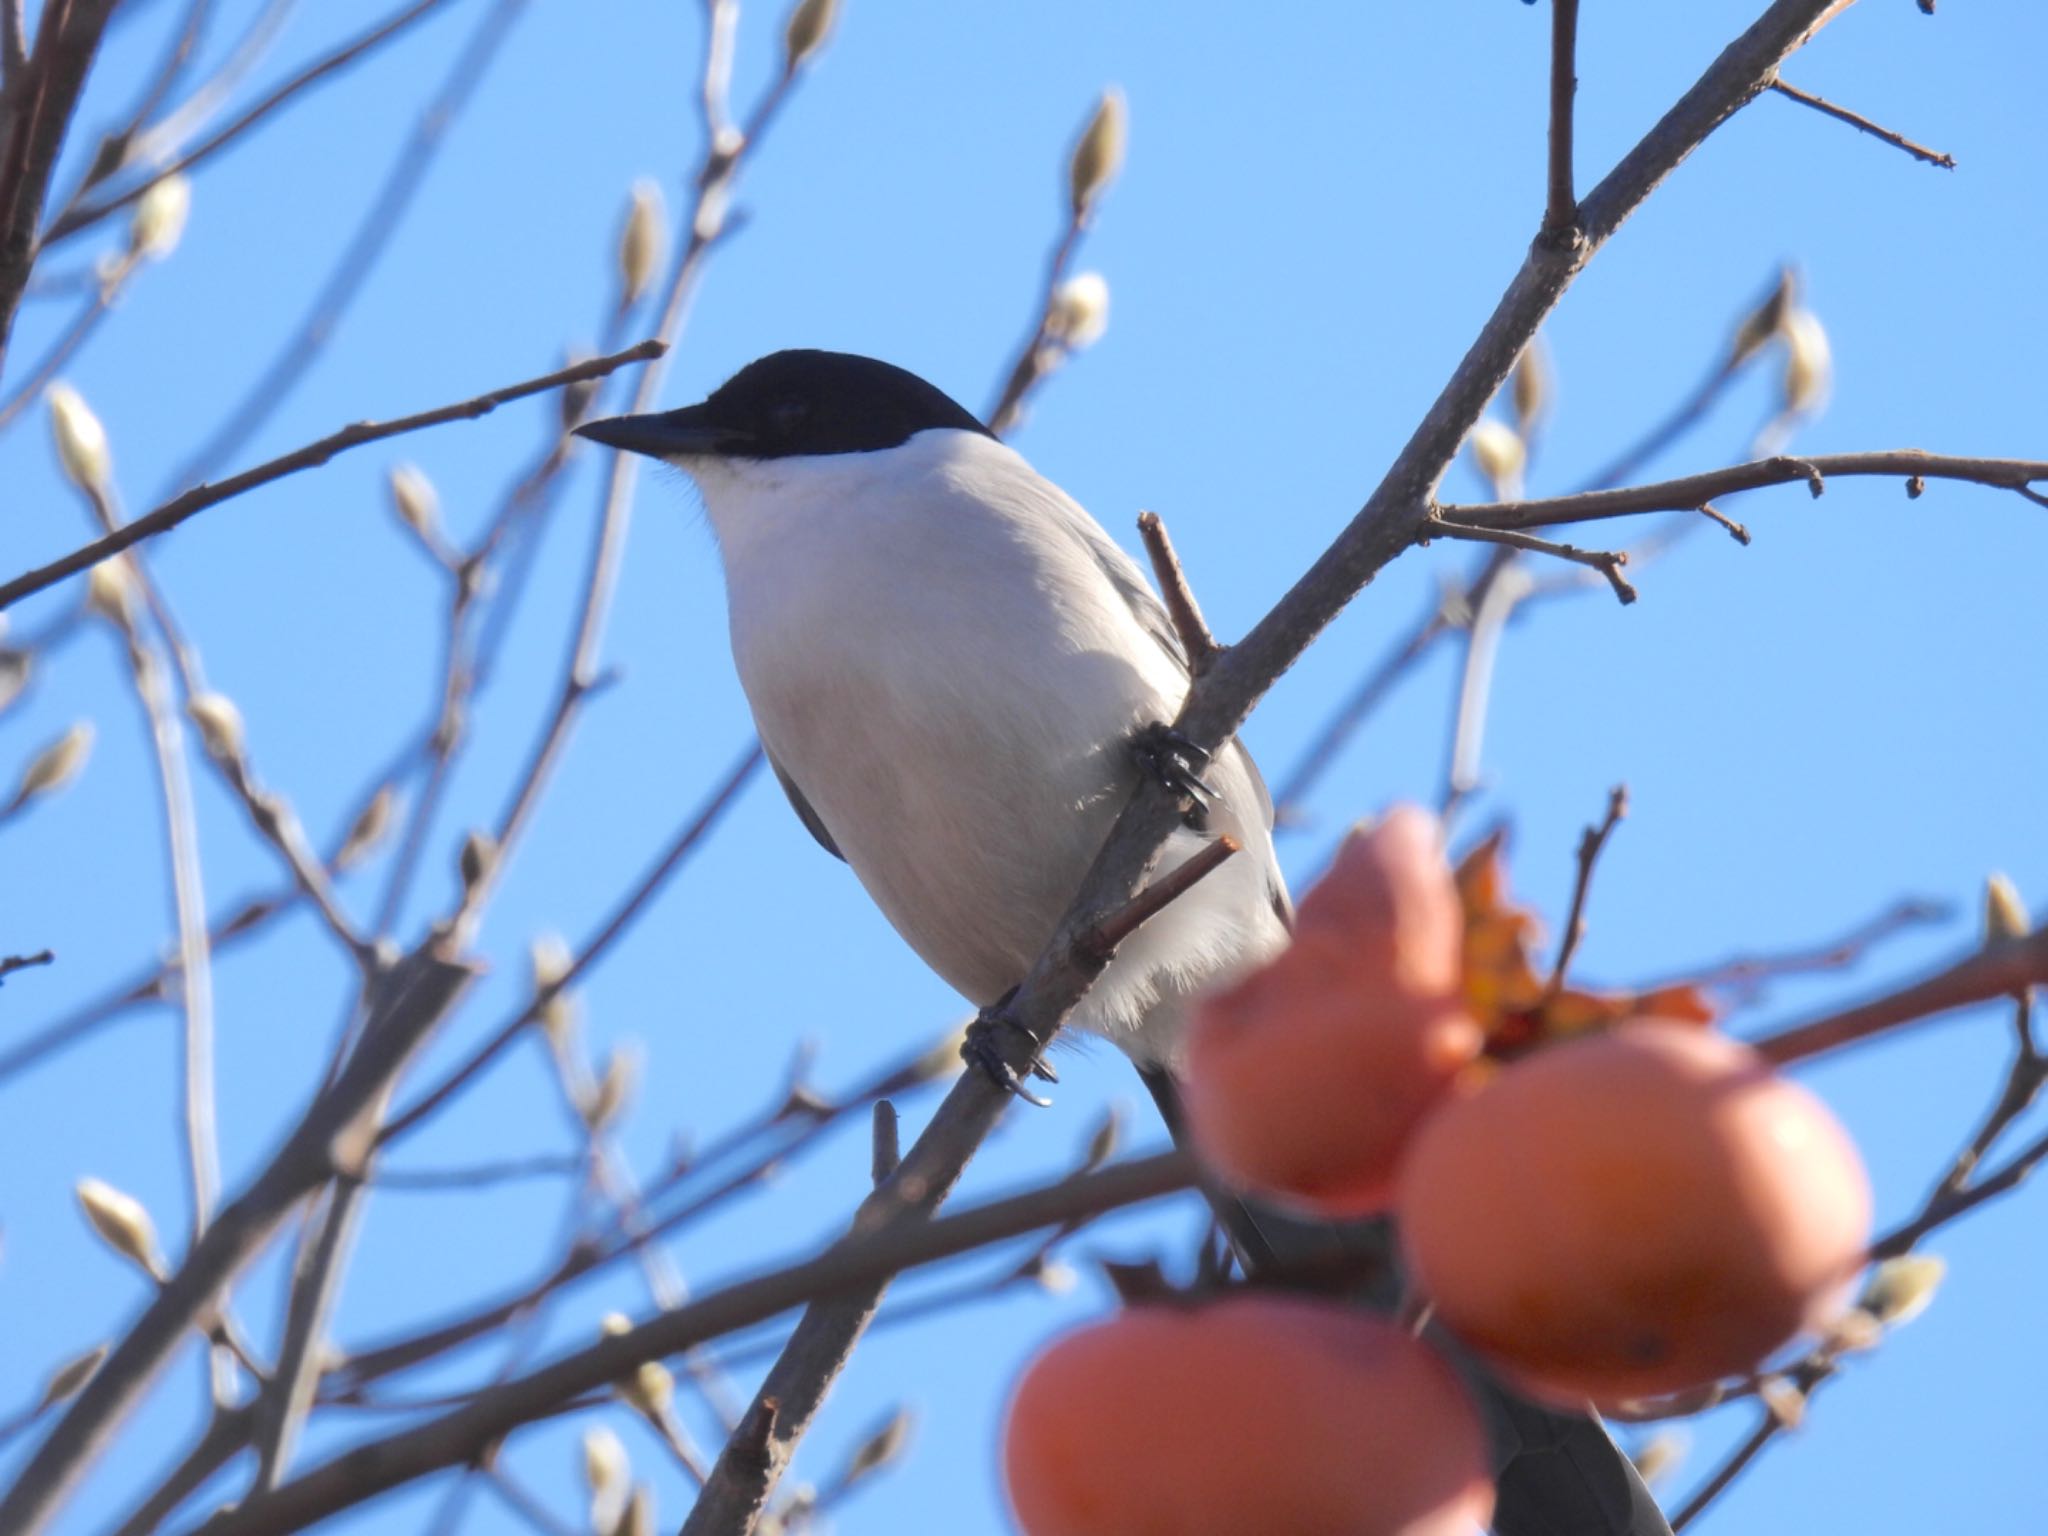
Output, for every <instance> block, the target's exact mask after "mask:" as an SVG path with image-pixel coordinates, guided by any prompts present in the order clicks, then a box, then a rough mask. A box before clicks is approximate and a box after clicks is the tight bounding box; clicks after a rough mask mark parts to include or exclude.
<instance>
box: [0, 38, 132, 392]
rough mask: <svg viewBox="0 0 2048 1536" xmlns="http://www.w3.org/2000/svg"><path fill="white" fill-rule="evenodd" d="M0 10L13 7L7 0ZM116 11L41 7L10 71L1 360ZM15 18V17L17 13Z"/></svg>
mask: <svg viewBox="0 0 2048 1536" xmlns="http://www.w3.org/2000/svg"><path fill="white" fill-rule="evenodd" d="M4 9H6V10H7V11H10V12H12V11H13V6H12V3H11V0H7V3H6V5H5V6H4ZM113 11H114V0H77V3H76V4H71V5H65V6H55V5H51V6H45V7H44V9H43V24H42V26H41V27H40V28H38V29H37V32H36V46H35V52H34V54H33V55H32V56H31V57H30V58H29V59H28V60H27V62H26V63H25V64H24V65H23V66H22V67H21V68H19V69H15V70H10V71H9V73H8V80H7V87H6V98H5V101H4V107H5V111H6V114H7V117H8V119H9V122H8V128H7V135H6V141H5V144H6V150H7V153H6V157H5V164H4V165H0V362H4V361H5V360H6V357H7V341H8V337H9V336H10V335H11V334H12V332H13V330H14V314H15V311H16V310H17V309H18V308H19V307H20V305H21V294H22V290H23V289H24V288H26V287H27V286H28V278H29V273H30V272H31V271H32V270H33V269H34V267H35V263H36V257H37V256H38V255H39V254H40V247H39V246H38V244H37V242H36V226H37V225H38V224H39V223H40V222H41V221H42V217H43V199H44V198H45V197H47V196H48V195H49V189H50V174H51V172H52V171H54V170H55V169H56V165H57V153H58V151H59V150H60V149H62V148H63V145H64V138H65V135H66V133H67V132H68V131H69V129H70V127H71V114H72V113H73V112H74V111H75V110H76V109H77V106H78V97H79V93H80V92H81V91H82V90H83V89H84V88H85V76H86V72H87V71H88V70H90V69H91V68H92V62H93V57H94V55H96V54H97V53H98V52H99V46H100V39H101V37H102V36H103V35H104V34H105V32H106V29H107V20H108V18H109V17H110V16H111V15H112V14H113ZM13 20H14V21H18V20H19V16H18V13H17V14H15V15H14V17H13ZM10 25H12V23H11V22H10ZM10 46H11V45H10Z"/></svg>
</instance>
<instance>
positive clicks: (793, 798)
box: [768, 752, 846, 864]
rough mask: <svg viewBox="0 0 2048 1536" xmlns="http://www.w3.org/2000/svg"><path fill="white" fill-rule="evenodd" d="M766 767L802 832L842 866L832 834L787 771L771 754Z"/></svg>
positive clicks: (843, 860)
mask: <svg viewBox="0 0 2048 1536" xmlns="http://www.w3.org/2000/svg"><path fill="white" fill-rule="evenodd" d="M768 766H769V767H770V768H773V769H774V770H775V781H776V783H778V784H780V785H781V786H782V792H783V793H784V794H785V795H787V796H789V805H790V809H791V810H793V811H795V812H796V815H797V820H799V821H801V822H802V823H803V824H804V830H805V831H807V832H809V833H810V834H811V836H813V837H815V838H816V839H817V840H818V846H819V847H820V848H823V849H824V850H825V851H826V852H827V853H829V854H831V855H832V857H833V858H835V859H837V860H839V862H840V863H842V864H844V863H845V862H846V855H845V854H843V853H841V852H840V851H839V845H838V844H837V843H835V842H833V841H832V834H831V833H830V832H827V831H826V830H825V823H824V822H823V821H822V820H820V819H819V816H818V813H817V812H816V811H815V810H813V809H812V808H811V802H810V801H808V800H806V799H805V798H804V792H803V791H802V790H800V789H798V788H797V787H796V780H795V779H792V778H791V777H790V776H789V772H788V770H787V769H785V768H784V767H783V766H782V764H780V763H778V762H777V761H775V754H774V753H773V752H770V753H768Z"/></svg>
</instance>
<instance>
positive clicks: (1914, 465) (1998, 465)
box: [1436, 448, 2048, 529]
mask: <svg viewBox="0 0 2048 1536" xmlns="http://www.w3.org/2000/svg"><path fill="white" fill-rule="evenodd" d="M1835 475H1887V476H1897V477H1899V478H1900V479H1902V480H1904V479H1909V478H1913V477H1919V478H1922V479H1931V480H1966V481H1970V482H1972V483H1974V484H1977V485H1988V486H1995V487H1997V488H1998V489H2000V490H2007V491H2015V492H2018V493H2019V494H2020V495H2023V496H2026V497H2027V498H2028V499H2029V500H2036V501H2038V500H2041V499H2042V497H2041V494H2040V493H2039V492H2034V491H2031V490H2030V487H2031V485H2032V483H2033V482H2034V481H2036V480H2048V462H2044V461H2042V460H2038V459H1972V458H1956V457H1951V456H1949V455H1945V454H1936V453H1925V452H1922V451H1921V450H1920V449H1918V448H1899V449H1893V450H1890V451H1884V452H1875V453H1827V454H1815V455H1813V456H1811V457H1808V458H1790V457H1784V456H1780V457H1778V458H1771V459H1757V460H1755V461H1753V462H1751V463H1748V464H1734V465H1730V466H1729V467H1728V468H1726V469H1710V470H1707V471H1705V472H1704V473H1702V474H1697V475H1685V476H1683V477H1681V478H1679V479H1676V480H1660V481H1658V482H1656V483H1654V484H1651V485H1637V486H1629V487H1626V488H1625V489H1621V490H1613V491H1585V492H1581V493H1579V494H1578V495H1573V496H1553V497H1549V498H1546V499H1543V500H1532V501H1499V502H1489V503H1484V504H1476V505H1448V504H1447V505H1444V506H1440V507H1438V508H1437V509H1436V510H1437V512H1438V514H1439V515H1441V516H1443V517H1446V518H1452V519H1455V520H1456V521H1458V522H1459V523H1462V524H1464V525H1466V526H1468V527H1475V528H1506V529H1516V528H1549V527H1554V526H1556V525H1557V524H1559V523H1583V522H1591V521H1594V520H1596V519H1599V518H1604V517H1632V516H1634V515H1636V514H1637V513H1641V512H1697V511H1698V510H1699V509H1700V507H1701V506H1703V505H1704V504H1705V503H1707V502H1709V501H1712V500H1713V499H1715V498H1716V497H1720V496H1729V495H1733V494H1734V493H1735V492H1737V491H1755V490H1761V489H1763V488H1764V487H1766V486H1772V485H1790V484H1793V483H1794V482H1799V481H1803V482H1804V483H1805V484H1806V486H1807V488H1808V489H1809V490H1810V491H1812V493H1813V494H1814V495H1815V496H1818V495H1820V494H1821V492H1822V491H1823V490H1825V489H1826V482H1827V479H1828V478H1829V477H1832V476H1835Z"/></svg>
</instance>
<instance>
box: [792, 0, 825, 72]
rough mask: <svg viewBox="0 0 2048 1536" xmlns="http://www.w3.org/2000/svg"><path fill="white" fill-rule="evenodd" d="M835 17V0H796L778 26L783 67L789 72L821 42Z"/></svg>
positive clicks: (799, 64)
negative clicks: (786, 21)
mask: <svg viewBox="0 0 2048 1536" xmlns="http://www.w3.org/2000/svg"><path fill="white" fill-rule="evenodd" d="M838 19H839V0H797V3H796V5H795V7H794V8H793V9H792V10H791V11H790V13H789V21H788V23H787V24H786V25H785V26H784V27H783V29H782V59H783V68H785V69H787V70H788V71H789V72H790V73H791V74H794V73H796V71H797V69H798V68H799V67H800V66H802V65H803V64H804V63H806V62H807V61H808V60H809V59H810V57H811V55H812V54H814V53H816V52H817V51H818V50H819V49H820V48H822V47H824V46H825V39H826V38H828V37H829V36H831V34H832V25H833V23H834V22H836V21H837V20H838Z"/></svg>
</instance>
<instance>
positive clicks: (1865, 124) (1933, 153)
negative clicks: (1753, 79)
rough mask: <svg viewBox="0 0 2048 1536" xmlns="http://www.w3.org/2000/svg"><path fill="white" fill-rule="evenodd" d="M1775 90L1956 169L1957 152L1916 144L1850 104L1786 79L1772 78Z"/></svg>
mask: <svg viewBox="0 0 2048 1536" xmlns="http://www.w3.org/2000/svg"><path fill="white" fill-rule="evenodd" d="M1771 89H1772V90H1774V91H1776V92H1777V93H1778V94H1779V95H1780V96H1786V97H1790V98H1791V99H1792V100H1793V101H1796V102H1798V103H1799V104H1800V105H1801V106H1803V107H1811V108H1813V110H1814V111H1816V112H1825V113H1826V114H1827V115H1828V116H1829V117H1832V118H1833V119H1835V121H1837V122H1840V123H1847V124H1848V125H1849V126H1850V127H1851V128H1856V129H1860V130H1862V131H1863V132H1864V133H1867V134H1869V135H1870V136H1871V137H1872V138H1874V139H1882V140H1884V142H1885V143H1887V144H1889V145H1891V146H1892V148H1894V149H1903V150H1904V151H1905V152H1906V153H1907V154H1909V155H1911V156H1912V157H1913V158H1914V159H1915V160H1921V161H1925V162H1926V163H1927V164H1928V165H1938V166H1940V167H1941V168H1942V169H1943V170H1946V171H1952V170H1954V169H1955V168H1956V157H1955V156H1954V155H1950V154H1944V153H1943V152H1942V151H1940V150H1938V149H1929V148H1928V147H1927V146H1926V145H1924V144H1915V143H1914V142H1913V141H1912V140H1911V139H1909V138H1907V137H1906V136H1905V135H1904V134H1903V133H1894V132H1892V130H1891V129H1889V128H1886V127H1884V126H1883V125H1882V124H1879V123H1873V122H1872V121H1871V120H1870V119H1869V118H1867V117H1865V116H1864V115H1863V114H1862V113H1860V112H1851V111H1850V110H1849V109H1848V108H1847V107H1838V106H1836V105H1835V104H1834V103H1833V102H1831V101H1827V100H1824V99H1822V98H1821V97H1819V96H1816V95H1814V94H1813V93H1812V92H1811V91H1802V90H1800V89H1799V87H1798V86H1796V85H1787V84H1786V83H1785V82H1784V81H1783V80H1778V79H1773V80H1772V81H1771Z"/></svg>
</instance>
